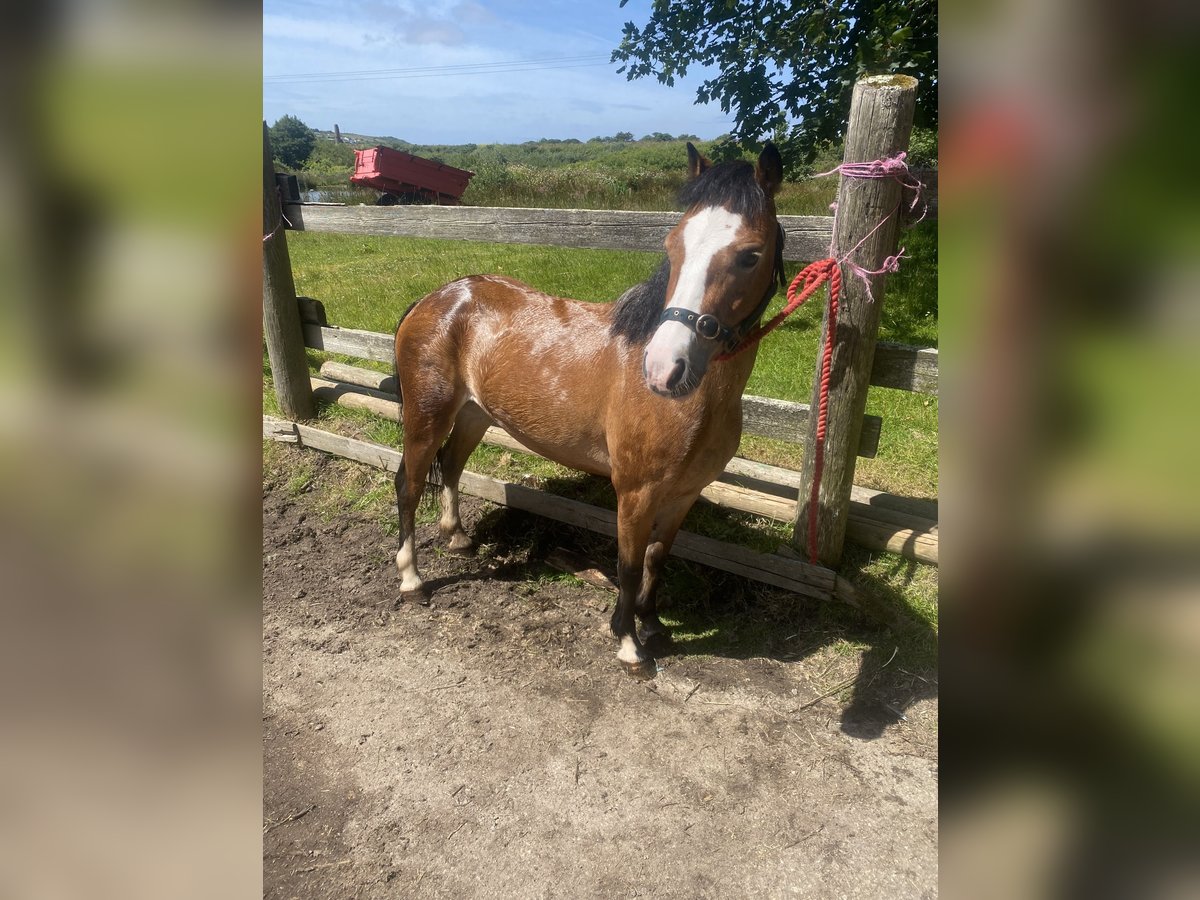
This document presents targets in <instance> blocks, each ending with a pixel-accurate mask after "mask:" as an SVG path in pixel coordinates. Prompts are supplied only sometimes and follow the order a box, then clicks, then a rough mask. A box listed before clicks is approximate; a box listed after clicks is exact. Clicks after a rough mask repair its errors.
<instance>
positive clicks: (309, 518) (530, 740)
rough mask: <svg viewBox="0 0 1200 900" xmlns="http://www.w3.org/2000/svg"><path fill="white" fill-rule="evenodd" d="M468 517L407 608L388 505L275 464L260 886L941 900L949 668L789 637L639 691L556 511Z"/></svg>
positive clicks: (267, 528) (363, 891) (711, 660)
mask: <svg viewBox="0 0 1200 900" xmlns="http://www.w3.org/2000/svg"><path fill="white" fill-rule="evenodd" d="M284 452H285V453H286V454H297V453H299V451H295V450H291V449H288V450H286V451H284ZM309 453H310V454H311V451H309ZM464 519H465V520H466V522H467V526H468V530H471V528H472V527H474V528H475V529H476V536H477V538H479V539H481V543H484V544H485V547H484V550H485V552H482V553H481V554H480V555H479V556H477V557H474V558H470V559H461V558H457V557H453V556H449V555H446V554H442V553H439V552H438V551H437V550H436V549H435V548H437V547H439V546H440V541H437V540H436V539H435V538H436V535H435V532H436V529H435V527H434V526H432V525H425V526H422V527H421V529H420V538H421V540H420V545H419V546H420V554H421V555H420V559H421V562H422V571H423V574H424V576H425V577H426V579H427V581H428V582H429V583H430V586H431V587H432V588H433V590H434V593H433V602H432V604H431V605H429V606H421V605H415V604H410V603H405V602H401V601H400V597H399V591H398V585H399V579H398V577H397V575H396V572H395V569H394V566H393V564H392V557H393V555H394V552H395V546H394V543H395V539H394V537H391V536H388V535H387V534H386V533H385V532H384V530H383V529H382V528H381V526H380V523H379V521H378V520H377V519H372V518H371V517H369V516H367V515H358V514H355V513H353V512H346V513H344V514H340V515H337V516H336V517H329V516H328V515H325V514H323V513H322V512H321V511H320V510H318V509H316V507H315V500H314V499H313V495H312V494H306V493H303V492H299V493H297V492H296V491H294V490H289V489H288V487H287V486H286V485H285V484H284V482H283V480H282V479H279V478H274V479H271V478H267V479H264V489H263V590H264V595H263V616H264V619H263V642H264V666H263V690H264V706H263V739H264V778H265V781H264V825H263V829H264V834H263V841H264V896H265V897H269V898H293V897H295V898H374V897H455V898H464V897H504V898H510V897H512V898H518V897H555V898H560V897H572V898H574V897H579V898H590V897H641V896H655V897H664V898H673V897H680V898H698V897H721V898H727V897H746V896H767V897H790V896H801V897H888V898H898V897H932V896H935V895H936V892H937V855H936V854H937V724H936V723H937V698H936V673H935V672H923V673H922V672H911V671H904V670H902V669H901V668H900V667H898V666H893V667H891V668H888V669H887V671H886V672H881V670H882V669H883V664H884V662H885V660H884V659H883V658H877V659H867V658H865V657H866V656H868V655H870V654H869V653H863V652H856V653H852V654H847V653H845V652H844V651H843V652H839V651H838V650H837V648H836V647H834V646H833V645H831V644H829V643H825V644H822V643H821V642H817V643H816V644H815V645H814V644H811V643H805V642H804V635H798V636H797V635H784V636H781V640H783V639H784V638H789V639H794V640H793V643H794V644H795V645H796V646H797V647H799V648H800V650H799V652H795V653H782V652H779V651H777V650H776V651H773V653H772V654H770V655H764V656H750V655H744V654H743V655H742V656H740V657H739V656H735V655H732V654H726V655H722V654H721V653H720V652H717V653H709V652H700V651H699V649H698V648H695V647H692V648H689V647H683V648H681V649H677V650H676V652H674V653H672V654H670V655H665V656H660V658H659V662H660V666H661V669H660V672H659V674H658V676H657V677H656V678H654V679H653V680H651V681H648V682H637V681H634V680H632V679H630V678H628V677H626V676H625V675H624V674H623V673H622V671H621V669H620V667H619V665H618V664H617V662H616V659H615V646H614V645H613V642H612V640H611V638H610V637H609V635H608V634H607V630H606V626H607V620H608V614H609V612H610V611H611V604H612V601H613V595H612V594H611V593H609V592H608V591H606V590H604V589H602V588H599V587H594V586H592V585H589V584H586V583H583V582H580V581H578V580H575V579H569V578H564V577H554V576H552V575H548V574H547V572H548V571H549V570H548V569H547V568H546V566H545V565H544V563H543V560H541V559H538V558H536V553H531V552H530V551H529V549H528V548H529V546H530V545H529V543H528V542H521V541H516V540H512V537H513V536H514V535H520V534H521V533H523V532H527V531H528V530H530V529H545V528H546V527H547V526H546V525H545V523H544V522H541V521H540V520H534V519H532V518H531V517H529V516H527V515H525V514H522V513H519V512H514V511H510V510H499V509H496V508H495V507H491V506H489V505H487V504H483V503H477V502H474V501H467V502H466V503H465V508H464ZM550 527H553V526H550ZM562 538H563V541H564V543H569V541H570V535H569V534H568V533H567V532H565V531H564V532H563V533H562ZM544 544H545V542H544V541H542V542H535V544H534V546H535V548H536V547H537V546H542V545H544ZM597 562H598V563H607V562H608V561H607V560H600V559H598V560H597ZM602 567H603V566H602ZM664 599H665V598H664ZM751 614H752V613H751ZM705 646H707V645H705ZM868 667H873V668H871V670H870V672H868V671H867V670H868ZM881 675H886V677H881ZM868 676H869V677H868ZM847 682H853V683H854V684H853V687H852V688H849V689H841V690H832V691H831V689H833V688H837V687H838V686H839V685H842V686H845V685H846V683H847ZM826 694H828V696H823V695H826Z"/></svg>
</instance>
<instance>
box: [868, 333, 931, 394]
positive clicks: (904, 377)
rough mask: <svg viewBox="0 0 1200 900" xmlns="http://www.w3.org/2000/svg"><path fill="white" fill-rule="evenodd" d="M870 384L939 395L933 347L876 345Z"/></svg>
mask: <svg viewBox="0 0 1200 900" xmlns="http://www.w3.org/2000/svg"><path fill="white" fill-rule="evenodd" d="M871 384H872V385H873V386H875V387H889V388H897V389H899V390H902V391H913V392H915V393H919V394H933V395H935V396H936V395H937V392H938V351H937V348H936V347H910V346H908V345H907V344H888V343H884V342H883V341H880V342H879V343H877V344H876V345H875V358H874V360H873V361H872V362H871Z"/></svg>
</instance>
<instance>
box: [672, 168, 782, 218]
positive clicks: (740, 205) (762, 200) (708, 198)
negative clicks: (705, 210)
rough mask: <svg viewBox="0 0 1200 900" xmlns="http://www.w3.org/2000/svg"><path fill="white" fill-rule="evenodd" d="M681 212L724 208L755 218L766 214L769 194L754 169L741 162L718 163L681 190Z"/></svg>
mask: <svg viewBox="0 0 1200 900" xmlns="http://www.w3.org/2000/svg"><path fill="white" fill-rule="evenodd" d="M679 205H680V207H681V208H682V209H691V208H692V207H693V206H723V207H725V208H726V209H727V210H729V211H730V212H732V213H737V214H738V215H739V216H745V217H746V218H748V219H756V218H759V217H760V216H763V215H766V212H767V195H766V194H764V193H763V189H762V188H761V187H759V186H758V182H757V181H756V180H755V179H754V166H752V165H750V163H748V162H746V161H745V160H742V159H734V160H730V161H728V162H723V163H717V164H716V165H715V166H712V167H710V168H709V169H707V170H706V171H705V172H704V174H703V175H701V176H700V177H699V178H695V179H693V180H691V181H689V182H687V183H686V184H685V185H684V186H683V188H682V189H681V190H680V191H679Z"/></svg>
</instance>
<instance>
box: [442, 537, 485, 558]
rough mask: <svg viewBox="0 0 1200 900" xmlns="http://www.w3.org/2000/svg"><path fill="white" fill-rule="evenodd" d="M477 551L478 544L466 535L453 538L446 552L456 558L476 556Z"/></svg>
mask: <svg viewBox="0 0 1200 900" xmlns="http://www.w3.org/2000/svg"><path fill="white" fill-rule="evenodd" d="M477 549H479V548H478V546H477V545H476V543H475V542H474V541H473V540H471V539H470V538H469V537H467V536H466V535H459V536H456V537H452V538H451V539H450V543H449V544H448V545H447V546H446V550H447V551H448V552H450V553H453V554H454V555H455V556H474V555H475V551H476V550H477Z"/></svg>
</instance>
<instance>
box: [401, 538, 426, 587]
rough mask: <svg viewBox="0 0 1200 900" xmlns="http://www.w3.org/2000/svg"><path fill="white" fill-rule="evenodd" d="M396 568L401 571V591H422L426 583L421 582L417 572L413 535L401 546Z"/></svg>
mask: <svg viewBox="0 0 1200 900" xmlns="http://www.w3.org/2000/svg"><path fill="white" fill-rule="evenodd" d="M396 568H397V569H399V570H400V590H402V591H417V590H420V589H421V586H422V585H423V584H424V582H422V581H421V575H420V573H419V572H417V554H416V544H415V541H413V536H412V535H411V534H410V535H409V536H408V537H406V538H405V539H404V543H403V544H401V545H400V550H399V552H398V553H397V554H396Z"/></svg>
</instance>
